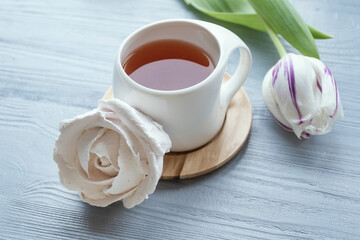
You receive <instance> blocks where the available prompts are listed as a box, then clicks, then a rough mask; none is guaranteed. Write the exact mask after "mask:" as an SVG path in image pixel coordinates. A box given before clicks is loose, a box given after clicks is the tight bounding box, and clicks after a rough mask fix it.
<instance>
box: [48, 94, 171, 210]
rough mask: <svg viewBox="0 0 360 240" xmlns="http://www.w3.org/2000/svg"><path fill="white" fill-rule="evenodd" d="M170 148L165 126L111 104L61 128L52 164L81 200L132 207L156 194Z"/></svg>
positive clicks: (102, 104) (113, 101) (118, 103)
mask: <svg viewBox="0 0 360 240" xmlns="http://www.w3.org/2000/svg"><path fill="white" fill-rule="evenodd" d="M170 148H171V141H170V138H169V136H168V135H167V134H166V133H165V132H164V131H163V129H162V126H160V125H159V124H158V123H156V122H155V121H153V120H152V119H151V118H150V117H148V116H146V115H144V114H143V113H141V112H139V111H137V110H136V109H134V108H132V107H130V106H129V105H128V104H126V103H124V102H122V101H120V100H118V99H111V100H108V101H100V102H99V106H98V107H97V108H96V109H94V110H92V111H90V112H87V113H85V114H82V115H79V116H77V117H75V118H73V119H70V120H64V121H63V122H62V123H61V124H60V136H59V138H58V140H57V141H56V144H55V149H54V160H55V162H56V163H57V164H58V167H59V176H60V181H61V183H62V184H63V185H64V186H65V187H66V188H68V189H70V190H74V191H78V192H79V194H80V196H81V198H82V200H83V201H85V202H87V203H89V204H91V205H95V206H100V207H105V206H108V205H109V204H111V203H113V202H116V201H118V200H122V201H123V204H124V206H125V207H126V208H132V207H134V206H135V205H138V204H140V203H141V202H143V201H144V200H145V199H147V197H148V194H151V193H153V192H154V191H155V188H156V185H157V183H158V181H159V179H160V177H161V173H162V167H163V156H164V154H165V153H166V152H168V151H170Z"/></svg>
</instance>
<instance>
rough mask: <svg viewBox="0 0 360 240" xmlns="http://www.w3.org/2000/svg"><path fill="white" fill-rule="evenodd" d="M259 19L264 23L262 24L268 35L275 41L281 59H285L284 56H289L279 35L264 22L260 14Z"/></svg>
mask: <svg viewBox="0 0 360 240" xmlns="http://www.w3.org/2000/svg"><path fill="white" fill-rule="evenodd" d="M258 17H259V18H260V20H261V21H262V23H263V24H264V26H265V29H266V31H267V33H268V34H269V36H270V38H271V40H272V41H273V43H274V45H275V47H276V49H277V51H278V53H279V55H280V57H283V56H284V55H286V54H287V52H286V50H285V48H284V45H283V44H282V43H281V41H280V39H279V37H278V35H277V34H276V33H275V32H274V31H273V30H272V29H271V27H270V26H269V25H268V24H267V23H266V22H265V21H264V19H262V17H260V15H259V14H258Z"/></svg>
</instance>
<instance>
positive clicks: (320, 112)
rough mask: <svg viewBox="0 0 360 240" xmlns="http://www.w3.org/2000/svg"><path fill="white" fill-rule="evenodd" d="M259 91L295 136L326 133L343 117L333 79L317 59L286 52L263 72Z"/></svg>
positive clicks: (279, 121)
mask: <svg viewBox="0 0 360 240" xmlns="http://www.w3.org/2000/svg"><path fill="white" fill-rule="evenodd" d="M262 92H263V97H264V101H265V104H266V106H267V107H268V109H269V110H270V112H271V113H272V115H273V116H274V118H275V119H276V120H277V122H278V123H279V124H280V125H281V126H282V127H283V128H284V129H286V130H288V131H293V132H294V133H295V134H296V136H297V137H298V138H300V137H301V136H302V137H304V138H308V137H309V136H310V135H320V134H325V133H328V132H330V131H331V127H332V125H333V123H334V120H335V119H337V118H343V117H344V113H343V108H342V105H341V102H340V97H339V91H338V88H337V85H336V82H335V79H334V77H333V75H332V74H331V72H330V70H329V68H328V67H327V66H325V64H324V63H323V62H322V61H320V60H318V59H316V58H311V57H304V56H302V55H295V54H291V53H290V54H286V55H285V56H284V57H282V58H281V59H280V60H279V61H278V62H277V63H276V65H275V66H274V67H272V68H271V69H270V70H269V71H268V73H267V74H266V76H265V78H264V81H263V86H262Z"/></svg>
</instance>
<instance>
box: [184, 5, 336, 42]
mask: <svg viewBox="0 0 360 240" xmlns="http://www.w3.org/2000/svg"><path fill="white" fill-rule="evenodd" d="M184 1H185V3H186V4H188V5H191V6H193V7H194V8H195V9H197V10H198V11H200V12H202V13H204V14H207V15H209V16H211V17H213V18H216V19H219V20H223V21H227V22H231V23H235V24H240V25H243V26H245V27H248V28H252V29H255V30H258V31H263V32H266V29H265V27H264V24H263V23H262V21H261V20H260V18H259V17H258V15H257V14H256V12H255V10H254V9H253V7H252V6H251V5H250V3H249V2H248V1H247V0H184ZM265 2H266V1H265ZM308 27H309V30H310V32H311V34H312V36H313V37H314V38H315V39H329V38H332V36H331V35H328V34H326V33H323V32H321V31H319V30H317V29H316V28H314V27H312V26H310V25H308ZM277 33H278V32H277Z"/></svg>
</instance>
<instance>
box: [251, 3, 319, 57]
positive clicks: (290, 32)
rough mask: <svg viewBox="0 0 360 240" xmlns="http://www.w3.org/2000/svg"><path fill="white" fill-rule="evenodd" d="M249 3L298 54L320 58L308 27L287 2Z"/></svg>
mask: <svg viewBox="0 0 360 240" xmlns="http://www.w3.org/2000/svg"><path fill="white" fill-rule="evenodd" d="M249 3H250V4H251V5H252V7H253V8H254V9H255V11H256V13H257V14H258V15H259V16H260V17H261V18H262V19H263V20H264V21H265V22H266V23H267V24H268V25H269V26H270V28H271V29H272V30H274V32H276V33H279V34H281V36H283V38H285V39H286V41H288V42H289V43H290V44H291V45H292V46H293V47H295V48H296V49H297V50H299V52H301V53H302V54H304V55H305V56H309V57H315V58H320V57H319V52H318V50H317V47H316V44H315V41H314V38H313V36H312V35H311V33H310V30H309V28H308V26H307V25H306V24H305V22H304V21H303V20H302V18H301V17H300V15H299V14H298V12H297V11H296V10H295V8H294V7H293V6H292V5H291V4H290V3H289V2H288V1H287V0H271V1H266V0H249Z"/></svg>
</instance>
